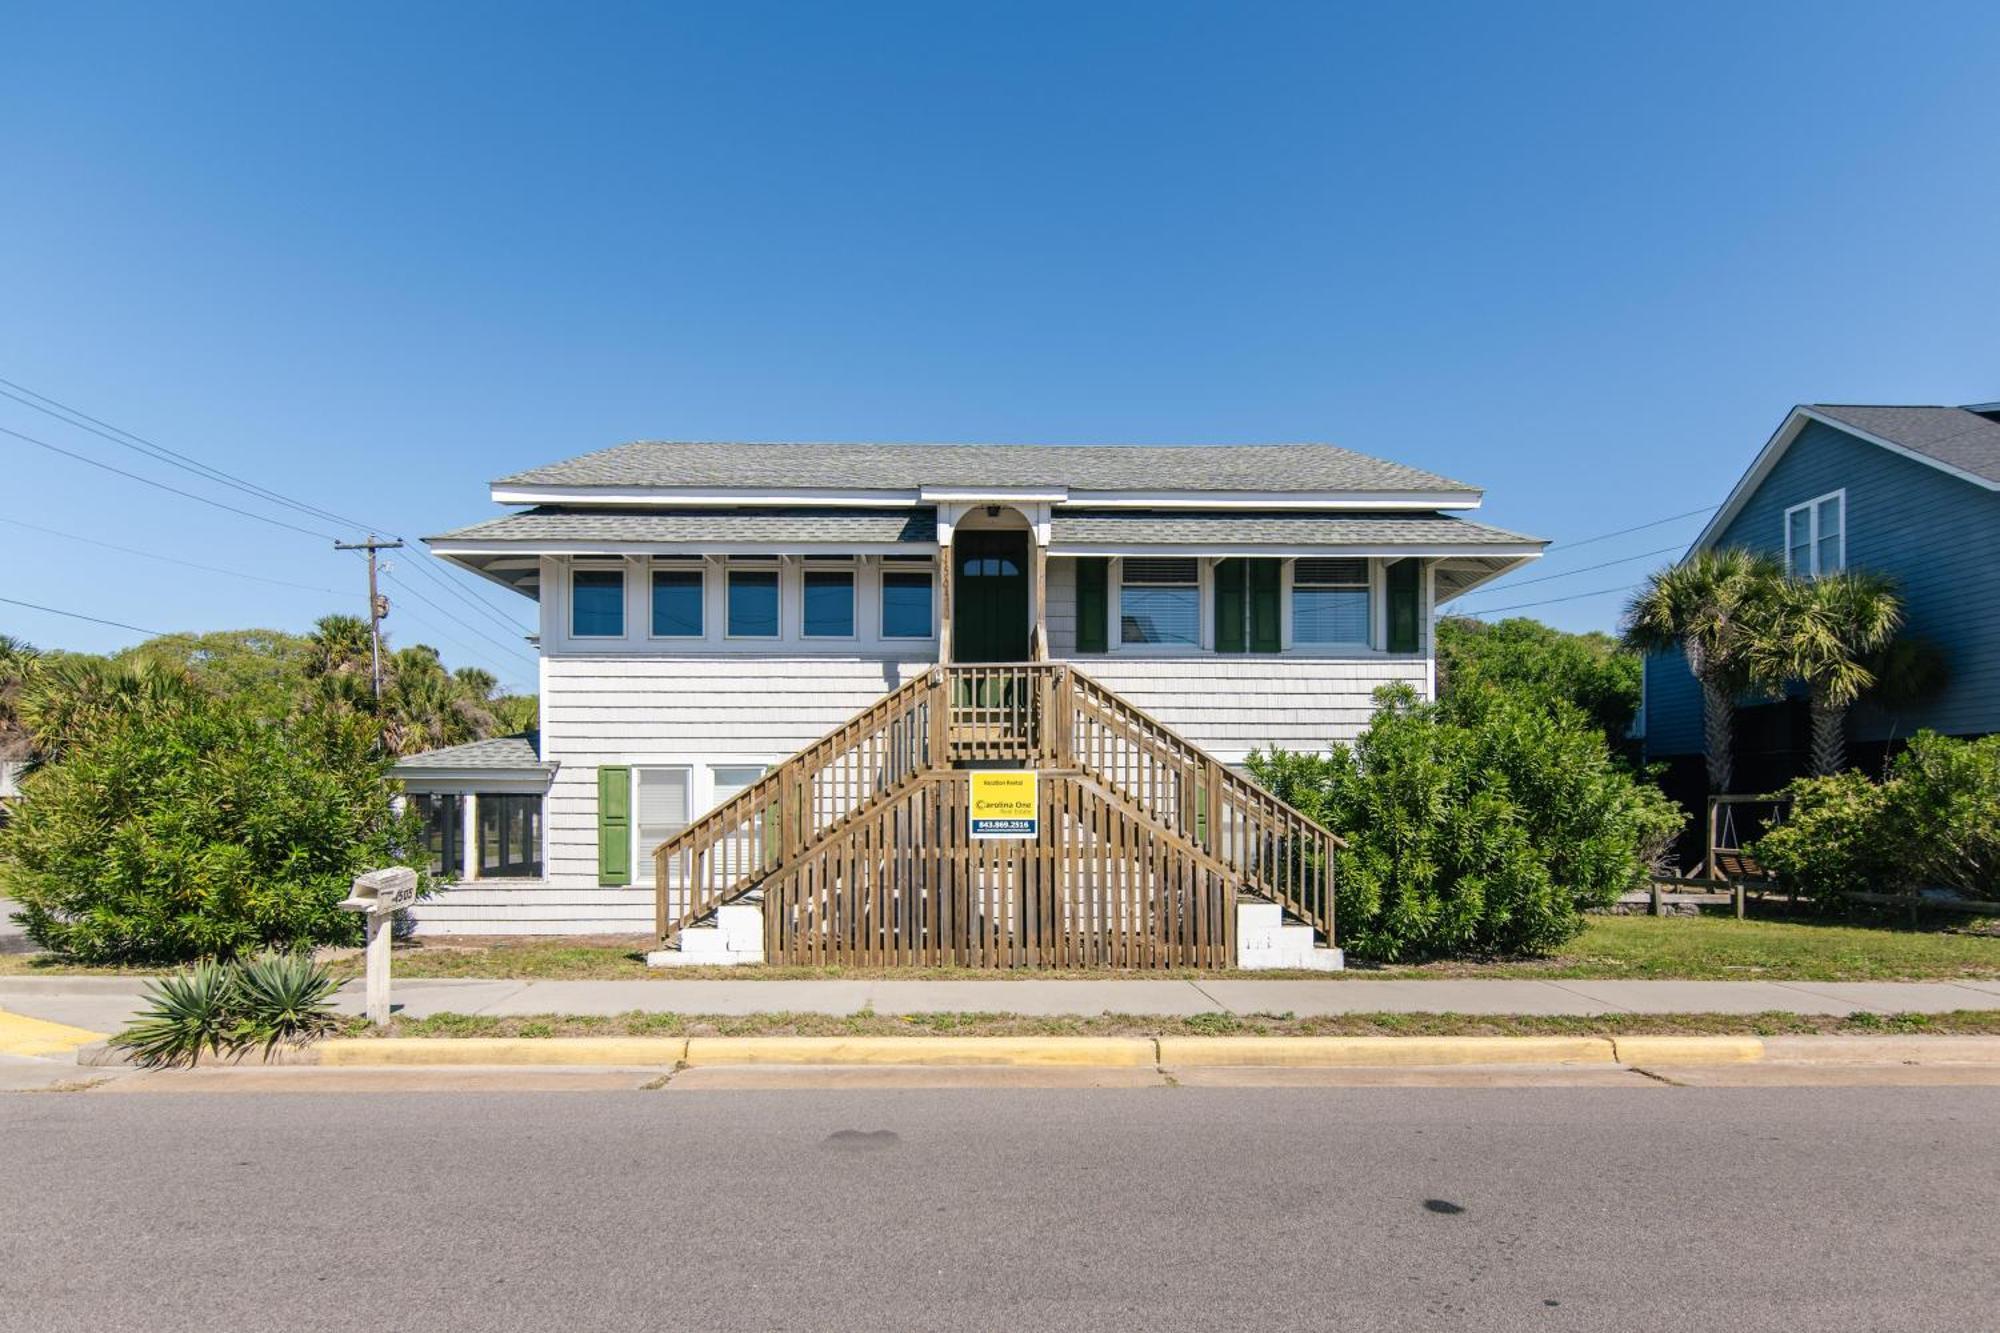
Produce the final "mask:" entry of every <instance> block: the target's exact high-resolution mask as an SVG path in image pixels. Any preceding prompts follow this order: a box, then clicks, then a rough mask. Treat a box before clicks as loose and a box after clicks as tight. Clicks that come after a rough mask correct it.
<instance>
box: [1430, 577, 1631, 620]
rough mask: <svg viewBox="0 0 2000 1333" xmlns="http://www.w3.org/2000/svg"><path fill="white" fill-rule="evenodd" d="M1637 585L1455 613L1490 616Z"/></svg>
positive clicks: (1627, 588)
mask: <svg viewBox="0 0 2000 1333" xmlns="http://www.w3.org/2000/svg"><path fill="white" fill-rule="evenodd" d="M1643 581H1644V580H1641V582H1643ZM1638 586H1639V584H1638V583H1621V584H1619V585H1618V586H1617V587H1615V588H1599V589H1598V590H1597V591H1596V592H1573V593H1571V594H1570V595H1569V596H1567V597H1548V598H1544V599H1543V600H1541V601H1539V602H1516V603H1514V604H1513V605H1512V606H1484V607H1481V608H1480V609H1478V610H1477V611H1461V612H1458V613H1457V614H1459V615H1467V616H1492V615H1498V614H1499V613H1500V612H1502V611H1525V610H1527V609H1528V608H1529V607H1531V606H1554V605H1555V604H1556V603H1557V602H1580V601H1582V600H1583V599H1584V598H1586V597H1602V596H1604V595H1605V594H1607V593H1614V592H1630V591H1631V590H1632V589H1634V588H1636V587H1638Z"/></svg>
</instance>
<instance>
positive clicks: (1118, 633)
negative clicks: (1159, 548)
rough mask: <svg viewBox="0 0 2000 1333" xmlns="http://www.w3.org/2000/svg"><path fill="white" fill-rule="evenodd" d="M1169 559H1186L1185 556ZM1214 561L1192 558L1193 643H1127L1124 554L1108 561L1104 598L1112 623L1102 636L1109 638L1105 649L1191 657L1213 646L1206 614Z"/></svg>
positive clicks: (1131, 654)
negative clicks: (1108, 605) (1108, 567)
mask: <svg viewBox="0 0 2000 1333" xmlns="http://www.w3.org/2000/svg"><path fill="white" fill-rule="evenodd" d="M1133 558H1134V559H1148V560H1149V559H1153V558H1155V557H1152V556H1135V557H1133ZM1167 558H1168V559H1187V558H1188V557H1186V556H1180V557H1173V556H1169V557H1167ZM1213 563H1214V562H1213V561H1209V560H1203V559H1200V558H1198V557H1197V558H1195V562H1194V596H1195V624H1194V642H1193V643H1127V642H1126V641H1125V605H1124V603H1125V558H1124V557H1123V556H1119V557H1117V558H1114V559H1113V560H1112V562H1111V568H1110V569H1109V570H1107V571H1106V573H1105V582H1106V583H1107V584H1108V585H1109V586H1107V587H1106V588H1105V590H1104V591H1105V597H1104V600H1105V601H1107V602H1109V603H1110V604H1111V607H1110V619H1111V623H1110V624H1109V625H1107V626H1105V630H1106V634H1105V637H1106V638H1107V639H1109V640H1110V642H1109V643H1107V644H1106V645H1105V647H1106V649H1107V651H1110V652H1117V653H1123V654H1124V655H1125V656H1127V657H1192V656H1196V655H1200V654H1205V653H1208V652H1212V651H1213V650H1214V643H1215V640H1214V631H1213V628H1212V627H1211V625H1210V623H1209V622H1210V621H1211V619H1213V617H1212V616H1211V615H1210V614H1209V611H1208V605H1209V571H1210V569H1211V568H1212V566H1213ZM1154 586H1156V587H1172V588H1185V587H1186V586H1187V585H1186V584H1181V583H1173V584H1156V585H1154Z"/></svg>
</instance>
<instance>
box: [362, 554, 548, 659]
mask: <svg viewBox="0 0 2000 1333" xmlns="http://www.w3.org/2000/svg"><path fill="white" fill-rule="evenodd" d="M382 577H383V578H385V579H388V580H389V581H390V582H391V583H394V584H395V585H396V586H397V587H399V588H401V589H402V590H403V591H404V592H406V593H408V594H410V596H412V597H414V598H416V599H417V600H418V601H420V602H422V603H423V604H424V605H425V606H428V607H430V608H431V609H432V610H433V611H435V612H437V613H438V614H439V615H441V616H443V617H444V618H445V619H446V620H449V621H451V622H452V623H453V624H455V625H458V626H460V627H461V628H463V629H465V630H468V631H470V632H471V633H473V634H477V635H478V636H479V637H480V638H482V639H484V640H486V642H488V643H490V644H492V645H494V646H495V647H496V648H499V649H501V650H502V651H503V652H509V653H513V654H515V655H516V656H518V657H519V658H520V659H521V660H522V661H524V662H532V661H534V660H535V659H534V658H533V657H532V656H531V655H530V654H529V653H528V652H527V651H526V650H525V649H522V648H519V647H516V646H514V645H512V644H507V643H502V642H501V641H500V640H499V639H496V638H494V637H493V636H492V635H490V634H488V633H487V632H486V631H485V630H483V629H480V628H479V627H478V626H477V625H474V624H471V623H469V622H467V621H464V620H460V619H459V618H458V617H457V616H455V615H453V614H452V613H451V612H449V611H447V610H445V609H444V608H443V607H442V606H439V605H438V604H437V603H436V602H434V601H432V600H431V599H430V598H428V597H426V596H424V594H423V593H421V592H419V591H418V590H417V589H416V588H415V587H413V586H411V585H410V584H409V583H407V582H405V581H404V580H402V579H399V578H397V577H396V576H395V575H394V574H393V573H390V572H389V571H387V570H384V571H383V573H382Z"/></svg>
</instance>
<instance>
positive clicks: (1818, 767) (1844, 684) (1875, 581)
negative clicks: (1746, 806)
mask: <svg viewBox="0 0 2000 1333" xmlns="http://www.w3.org/2000/svg"><path fill="white" fill-rule="evenodd" d="M1902 623H1903V601H1902V598H1900V597H1898V596H1897V595H1896V585H1895V584H1894V583H1893V582H1892V581H1891V580H1889V579H1886V578H1884V577H1883V576H1881V575H1880V574H1868V573H1863V572H1861V571H1858V570H1849V571H1846V572H1843V573H1839V574H1827V575H1824V576H1822V577H1820V578H1816V579H1787V580H1785V581H1784V583H1783V584H1781V585H1780V587H1779V589H1778V592H1777V595H1776V596H1775V597H1774V598H1773V599H1772V604H1771V615H1770V619H1769V620H1768V621H1767V622H1766V623H1764V624H1761V625H1759V626H1757V627H1756V629H1755V630H1754V631H1753V632H1752V633H1751V634H1750V635H1749V636H1748V637H1749V642H1748V650H1747V657H1748V661H1749V664H1750V672H1751V675H1752V677H1753V678H1754V679H1755V680H1756V681H1757V682H1758V683H1759V684H1761V685H1763V686H1765V687H1766V688H1768V689H1771V690H1773V691H1778V690H1782V689H1783V688H1784V687H1785V686H1786V685H1787V684H1789V683H1790V682H1792V681H1795V680H1796V681H1801V682H1803V683H1804V685H1805V687H1806V702H1807V706H1808V707H1809V709H1810V710H1811V713H1812V771H1813V773H1814V775H1815V776H1818V777H1826V776H1828V775H1829V774H1833V773H1837V772H1839V771H1840V770H1841V769H1843V768H1845V767H1846V766H1847V734H1846V729H1847V710H1848V709H1849V708H1851V707H1853V706H1854V701H1855V700H1856V699H1858V698H1860V697H1861V695H1862V693H1863V692H1864V691H1866V690H1867V689H1868V688H1869V687H1870V686H1872V685H1874V684H1875V673H1874V672H1872V671H1871V670H1869V668H1868V665H1867V662H1868V659H1869V658H1870V657H1871V656H1872V655H1873V654H1876V653H1879V652H1881V651H1882V650H1883V649H1884V648H1886V647H1888V645H1889V641H1890V640H1891V639H1893V638H1894V637H1895V636H1896V628H1897V626H1899V625H1901V624H1902Z"/></svg>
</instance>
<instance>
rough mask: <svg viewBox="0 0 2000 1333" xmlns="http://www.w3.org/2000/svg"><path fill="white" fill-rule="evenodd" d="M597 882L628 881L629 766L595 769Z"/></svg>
mask: <svg viewBox="0 0 2000 1333" xmlns="http://www.w3.org/2000/svg"><path fill="white" fill-rule="evenodd" d="M597 882H598V883H599V884H602V885H604V886H605V887H606V888H615V887H617V886H618V885H621V884H630V883H631V882H632V770H631V769H629V768H600V769H598V770H597Z"/></svg>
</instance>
